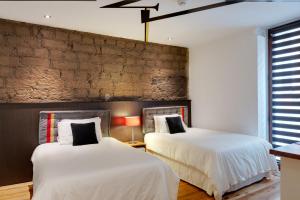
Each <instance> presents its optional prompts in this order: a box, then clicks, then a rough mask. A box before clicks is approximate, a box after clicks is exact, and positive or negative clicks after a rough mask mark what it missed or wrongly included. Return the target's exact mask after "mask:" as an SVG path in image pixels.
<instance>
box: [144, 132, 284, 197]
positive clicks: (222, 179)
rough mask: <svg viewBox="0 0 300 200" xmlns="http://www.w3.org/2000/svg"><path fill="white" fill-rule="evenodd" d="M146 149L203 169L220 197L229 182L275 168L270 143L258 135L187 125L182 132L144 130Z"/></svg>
mask: <svg viewBox="0 0 300 200" xmlns="http://www.w3.org/2000/svg"><path fill="white" fill-rule="evenodd" d="M145 143H146V144H147V149H148V150H151V151H154V152H156V153H158V154H160V155H163V156H166V157H168V158H170V159H173V160H176V161H179V162H181V163H184V164H185V165H187V166H191V167H194V168H196V169H197V170H199V171H201V172H202V173H204V174H205V175H206V176H207V177H208V178H209V179H210V181H211V182H213V185H214V187H215V188H213V193H214V196H215V197H216V198H217V199H220V198H221V196H222V195H223V194H224V193H225V192H226V191H228V190H229V189H230V188H231V186H234V185H237V184H240V183H241V182H244V181H247V180H249V179H251V178H253V177H255V176H258V175H260V174H263V173H266V172H270V173H272V172H274V173H275V172H276V173H277V172H278V168H277V164H276V160H275V158H274V157H273V156H271V155H270V154H269V150H270V149H271V148H272V146H271V144H269V143H268V142H267V141H265V140H263V139H260V138H258V137H253V136H247V135H242V134H233V133H225V132H217V131H212V130H205V129H197V128H190V129H188V130H187V132H186V133H178V134H162V133H148V134H146V136H145Z"/></svg>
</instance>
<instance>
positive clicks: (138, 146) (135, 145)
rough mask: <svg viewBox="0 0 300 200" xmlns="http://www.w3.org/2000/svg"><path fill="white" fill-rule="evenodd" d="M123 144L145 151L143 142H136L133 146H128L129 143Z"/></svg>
mask: <svg viewBox="0 0 300 200" xmlns="http://www.w3.org/2000/svg"><path fill="white" fill-rule="evenodd" d="M124 143H125V144H127V145H129V146H131V147H133V148H137V149H143V150H144V151H146V144H145V143H144V142H140V141H136V142H135V143H133V144H130V142H124Z"/></svg>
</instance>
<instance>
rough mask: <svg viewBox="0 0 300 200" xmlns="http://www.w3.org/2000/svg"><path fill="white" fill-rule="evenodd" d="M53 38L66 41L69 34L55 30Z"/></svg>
mask: <svg viewBox="0 0 300 200" xmlns="http://www.w3.org/2000/svg"><path fill="white" fill-rule="evenodd" d="M55 38H56V39H57V40H64V41H67V40H68V38H69V35H68V33H67V32H64V31H60V30H56V31H55Z"/></svg>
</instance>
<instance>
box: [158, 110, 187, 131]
mask: <svg viewBox="0 0 300 200" xmlns="http://www.w3.org/2000/svg"><path fill="white" fill-rule="evenodd" d="M178 116H179V117H180V118H181V122H182V125H183V128H184V130H187V125H186V124H185V123H184V121H183V119H182V116H181V115H179V114H171V115H154V116H153V118H154V127H155V132H156V133H170V130H169V127H168V123H167V120H166V117H178Z"/></svg>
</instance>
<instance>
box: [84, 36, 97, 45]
mask: <svg viewBox="0 0 300 200" xmlns="http://www.w3.org/2000/svg"><path fill="white" fill-rule="evenodd" d="M82 43H83V44H94V38H92V37H89V36H83V37H82Z"/></svg>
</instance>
